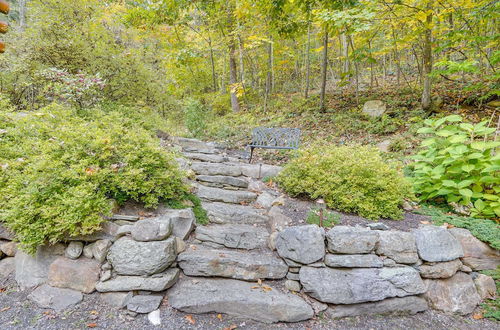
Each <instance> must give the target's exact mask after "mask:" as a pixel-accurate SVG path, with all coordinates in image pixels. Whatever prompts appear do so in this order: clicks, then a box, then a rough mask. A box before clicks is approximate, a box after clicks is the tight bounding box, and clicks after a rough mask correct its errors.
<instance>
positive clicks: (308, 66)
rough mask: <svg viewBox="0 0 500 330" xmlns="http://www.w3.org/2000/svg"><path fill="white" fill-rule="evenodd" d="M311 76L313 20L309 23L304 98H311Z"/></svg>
mask: <svg viewBox="0 0 500 330" xmlns="http://www.w3.org/2000/svg"><path fill="white" fill-rule="evenodd" d="M310 74H311V20H309V21H308V22H307V49H306V88H305V90H304V97H305V98H306V99H307V98H308V97H309V84H310V81H309V79H310Z"/></svg>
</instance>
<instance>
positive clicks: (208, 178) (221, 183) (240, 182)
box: [196, 175, 248, 188]
mask: <svg viewBox="0 0 500 330" xmlns="http://www.w3.org/2000/svg"><path fill="white" fill-rule="evenodd" d="M196 180H198V181H200V182H201V183H202V184H204V185H207V186H211V187H215V188H224V187H234V188H248V181H246V180H244V179H240V178H235V177H234V176H224V175H198V176H197V177H196Z"/></svg>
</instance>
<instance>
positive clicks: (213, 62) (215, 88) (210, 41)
mask: <svg viewBox="0 0 500 330" xmlns="http://www.w3.org/2000/svg"><path fill="white" fill-rule="evenodd" d="M208 46H209V47H210V65H211V66H212V83H213V87H212V88H213V89H214V92H216V91H217V75H216V73H215V61H214V49H213V47H212V38H211V37H210V36H208Z"/></svg>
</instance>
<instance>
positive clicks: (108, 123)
mask: <svg viewBox="0 0 500 330" xmlns="http://www.w3.org/2000/svg"><path fill="white" fill-rule="evenodd" d="M0 117H1V118H0V119H1V120H0V130H1V132H2V134H0V219H2V221H4V222H5V224H6V225H7V226H8V227H9V228H10V229H11V230H13V231H14V233H15V234H16V237H17V239H18V240H19V241H20V243H21V245H22V247H23V248H24V249H25V250H27V251H29V252H33V251H34V250H35V249H36V247H37V246H39V245H41V244H44V243H55V242H57V241H60V240H62V239H64V238H65V237H68V236H77V235H85V234H90V233H92V232H94V231H95V230H97V229H98V228H99V225H100V223H101V222H102V220H103V216H106V215H110V213H111V211H112V208H113V204H115V201H116V202H118V203H121V202H124V201H126V200H135V201H138V202H140V203H143V204H144V205H145V206H146V207H154V206H156V205H158V203H159V202H160V201H161V200H163V199H176V198H178V196H184V195H185V194H186V191H187V190H186V187H185V185H184V184H183V177H184V174H183V172H181V171H180V170H179V168H178V166H177V163H176V162H175V160H174V155H173V154H171V153H169V152H167V151H166V150H165V149H164V148H162V147H161V146H160V143H159V141H158V139H157V138H155V137H154V136H153V132H151V131H148V130H146V129H145V128H143V127H142V126H140V125H138V124H135V123H134V122H133V120H131V119H130V118H127V117H125V116H123V115H122V114H121V113H117V112H109V113H105V112H102V111H99V110H97V109H96V110H95V112H94V113H93V115H92V118H82V117H80V116H78V115H77V114H76V112H75V111H73V110H71V109H66V108H64V107H61V106H58V105H51V106H48V107H45V108H43V109H41V110H40V111H38V112H35V113H30V114H28V115H24V116H21V115H20V114H18V113H12V112H11V113H8V112H5V111H3V112H2V111H0Z"/></svg>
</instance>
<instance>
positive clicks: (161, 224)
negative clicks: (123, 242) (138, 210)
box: [131, 218, 173, 242]
mask: <svg viewBox="0 0 500 330" xmlns="http://www.w3.org/2000/svg"><path fill="white" fill-rule="evenodd" d="M172 228H173V225H172V221H171V220H170V219H165V220H160V219H154V218H153V219H144V220H140V221H137V222H136V223H135V225H134V227H133V228H132V230H131V235H132V238H133V239H134V240H136V241H140V242H149V241H161V240H164V239H165V238H167V237H168V236H170V234H172Z"/></svg>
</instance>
